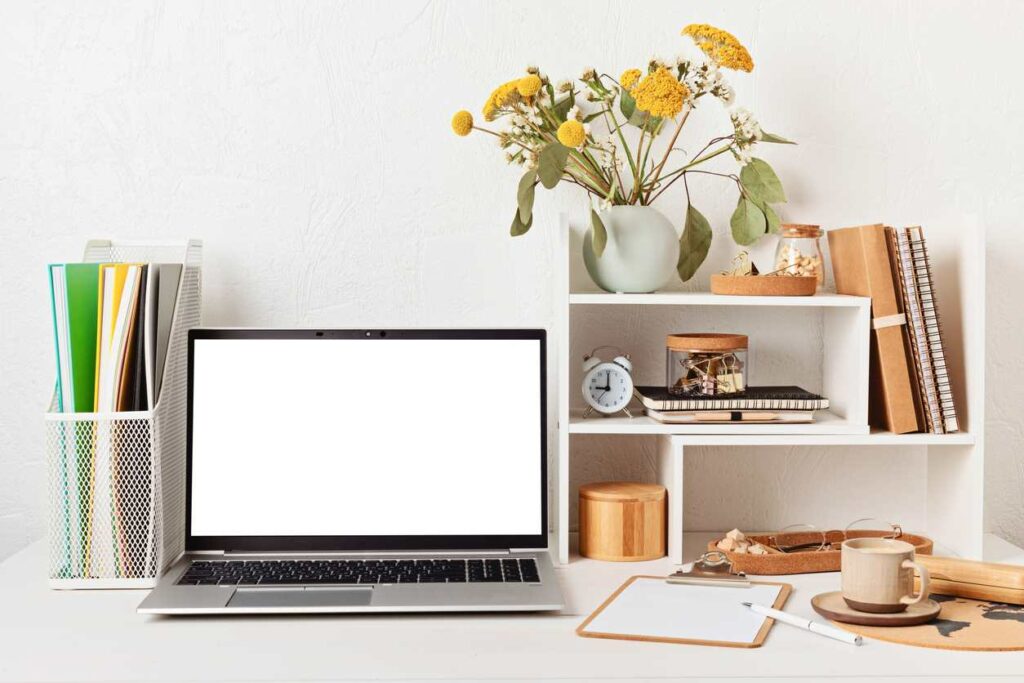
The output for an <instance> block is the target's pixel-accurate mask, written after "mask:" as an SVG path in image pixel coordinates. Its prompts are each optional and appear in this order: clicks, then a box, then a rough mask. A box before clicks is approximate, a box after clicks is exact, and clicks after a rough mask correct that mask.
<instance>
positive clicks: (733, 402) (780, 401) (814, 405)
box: [634, 386, 828, 411]
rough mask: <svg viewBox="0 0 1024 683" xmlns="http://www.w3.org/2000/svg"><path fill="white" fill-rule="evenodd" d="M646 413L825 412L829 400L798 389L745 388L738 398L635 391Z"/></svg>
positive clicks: (656, 389) (651, 389)
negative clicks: (701, 411)
mask: <svg viewBox="0 0 1024 683" xmlns="http://www.w3.org/2000/svg"><path fill="white" fill-rule="evenodd" d="M634 393H635V394H636V396H637V398H638V399H640V402H641V403H643V404H644V408H647V409H648V410H660V411H677V410H730V411H731V410H827V409H828V399H827V398H825V397H824V396H819V395H818V394H812V393H811V392H809V391H805V390H804V389H801V388H800V387H794V386H789V387H767V386H766V387H757V386H754V387H747V389H746V391H744V392H743V393H742V394H741V395H739V396H735V397H729V396H724V397H723V396H700V395H696V396H674V395H672V394H670V393H668V390H667V389H665V387H636V389H635V392H634Z"/></svg>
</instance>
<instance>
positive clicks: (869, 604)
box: [841, 538, 929, 614]
mask: <svg viewBox="0 0 1024 683" xmlns="http://www.w3.org/2000/svg"><path fill="white" fill-rule="evenodd" d="M841 569H842V587H843V599H844V600H845V601H846V604H847V605H849V606H850V607H851V608H852V609H855V610H857V611H860V612H873V613H877V614H880V613H892V612H902V611H903V610H905V609H907V606H909V605H916V604H918V603H920V602H924V601H925V600H927V599H928V590H929V589H928V570H927V569H925V568H924V567H922V566H921V565H920V564H918V563H917V562H914V546H912V545H910V544H909V543H907V542H905V541H897V540H895V539H892V538H851V539H850V540H848V541H843V549H842V567H841ZM915 569H916V570H917V572H918V574H920V575H921V590H920V592H918V594H917V595H914V570H915Z"/></svg>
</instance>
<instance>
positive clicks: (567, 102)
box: [551, 94, 576, 121]
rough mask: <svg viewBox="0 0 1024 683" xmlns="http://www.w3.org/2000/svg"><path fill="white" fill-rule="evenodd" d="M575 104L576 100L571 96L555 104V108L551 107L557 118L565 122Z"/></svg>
mask: <svg viewBox="0 0 1024 683" xmlns="http://www.w3.org/2000/svg"><path fill="white" fill-rule="evenodd" d="M575 103H576V98H575V97H573V96H572V95H571V94H569V95H566V96H565V97H563V98H562V99H561V100H560V101H558V102H555V106H553V107H551V111H553V112H555V116H557V117H558V120H559V121H565V117H566V116H568V115H569V110H570V109H572V105H573V104H575Z"/></svg>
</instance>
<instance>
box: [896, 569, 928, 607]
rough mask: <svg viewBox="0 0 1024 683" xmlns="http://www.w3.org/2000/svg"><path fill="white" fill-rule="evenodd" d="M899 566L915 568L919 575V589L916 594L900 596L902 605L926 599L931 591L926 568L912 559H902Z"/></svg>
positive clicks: (914, 603) (917, 602)
mask: <svg viewBox="0 0 1024 683" xmlns="http://www.w3.org/2000/svg"><path fill="white" fill-rule="evenodd" d="M900 566H901V567H903V568H904V569H916V570H917V573H918V574H919V575H920V576H921V590H919V591H918V592H917V595H916V596H914V595H904V596H903V597H902V598H900V602H901V603H903V604H904V605H917V604H919V603H922V602H924V601H925V600H927V599H928V594H929V593H930V592H931V588H930V586H929V585H928V583H929V582H928V569H927V568H925V567H923V566H922V565H920V564H918V563H917V562H914V561H913V560H903V564H901V565H900Z"/></svg>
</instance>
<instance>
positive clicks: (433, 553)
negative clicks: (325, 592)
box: [220, 550, 511, 557]
mask: <svg viewBox="0 0 1024 683" xmlns="http://www.w3.org/2000/svg"><path fill="white" fill-rule="evenodd" d="M510 552H511V551H509V550H358V551H354V550H287V551H280V550H279V551H272V550H225V551H222V552H221V553H220V554H222V555H225V556H230V557H252V556H256V555H259V556H262V557H413V556H415V557H450V556H452V555H473V556H501V555H508V554H510Z"/></svg>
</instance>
